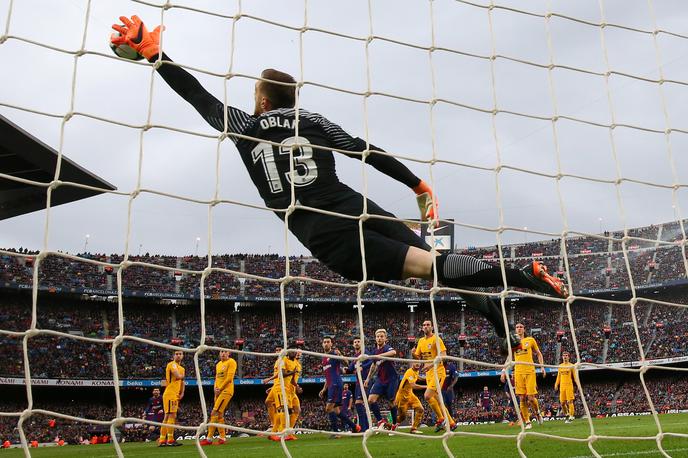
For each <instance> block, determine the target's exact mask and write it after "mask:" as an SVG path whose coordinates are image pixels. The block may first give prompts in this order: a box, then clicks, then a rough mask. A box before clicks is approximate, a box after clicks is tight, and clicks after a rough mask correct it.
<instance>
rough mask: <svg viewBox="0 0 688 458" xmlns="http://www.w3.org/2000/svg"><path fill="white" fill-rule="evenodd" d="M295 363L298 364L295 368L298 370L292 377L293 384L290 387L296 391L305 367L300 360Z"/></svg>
mask: <svg viewBox="0 0 688 458" xmlns="http://www.w3.org/2000/svg"><path fill="white" fill-rule="evenodd" d="M294 362H296V365H295V366H294V367H295V369H296V372H295V373H294V375H293V376H292V379H293V383H292V384H291V385H290V387H291V389H296V387H295V386H294V385H296V384H297V383H299V378H301V371H302V370H303V367H302V366H301V361H299V360H298V359H295V360H294Z"/></svg>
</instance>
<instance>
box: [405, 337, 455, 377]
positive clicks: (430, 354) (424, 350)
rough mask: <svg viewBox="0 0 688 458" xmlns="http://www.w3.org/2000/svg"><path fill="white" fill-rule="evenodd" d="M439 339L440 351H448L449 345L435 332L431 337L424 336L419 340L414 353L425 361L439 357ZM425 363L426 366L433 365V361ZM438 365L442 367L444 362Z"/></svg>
mask: <svg viewBox="0 0 688 458" xmlns="http://www.w3.org/2000/svg"><path fill="white" fill-rule="evenodd" d="M437 341H438V342H439V346H440V352H446V351H447V347H445V346H444V342H443V341H442V338H441V337H438V336H437V334H433V335H432V336H430V337H425V336H423V337H421V338H420V339H419V340H418V345H416V349H415V350H413V355H414V356H415V357H416V358H420V359H422V360H425V361H428V360H432V359H435V358H437V355H438V353H437ZM425 364H426V367H429V368H430V369H432V367H433V365H432V363H431V362H426V363H425ZM437 367H438V368H440V369H441V368H443V367H444V364H443V363H439V364H438V365H437Z"/></svg>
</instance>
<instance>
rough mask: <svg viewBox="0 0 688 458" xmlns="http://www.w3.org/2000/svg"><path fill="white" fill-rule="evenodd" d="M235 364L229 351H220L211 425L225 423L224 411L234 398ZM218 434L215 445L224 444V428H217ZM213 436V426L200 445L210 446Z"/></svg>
mask: <svg viewBox="0 0 688 458" xmlns="http://www.w3.org/2000/svg"><path fill="white" fill-rule="evenodd" d="M236 369H237V363H236V361H234V359H232V358H230V357H229V350H221V351H220V361H218V363H217V364H216V365H215V386H214V388H215V401H214V403H213V410H212V412H210V422H211V423H221V424H223V423H224V422H225V410H227V406H228V405H229V401H231V400H232V396H234V374H235V373H236ZM217 429H218V431H219V432H220V439H219V440H218V442H217V445H222V444H224V443H225V439H226V430H225V428H217ZM214 436H215V426H208V437H207V438H206V439H203V440H202V441H201V445H211V444H212V443H213V437H214Z"/></svg>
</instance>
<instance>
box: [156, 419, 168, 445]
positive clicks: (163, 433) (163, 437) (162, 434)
mask: <svg viewBox="0 0 688 458" xmlns="http://www.w3.org/2000/svg"><path fill="white" fill-rule="evenodd" d="M166 423H167V421H163V424H166ZM158 440H159V441H160V442H162V441H166V440H167V426H161V427H160V439H158Z"/></svg>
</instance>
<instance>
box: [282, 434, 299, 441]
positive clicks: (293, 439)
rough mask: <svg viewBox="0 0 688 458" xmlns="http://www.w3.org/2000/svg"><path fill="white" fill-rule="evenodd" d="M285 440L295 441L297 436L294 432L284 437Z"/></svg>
mask: <svg viewBox="0 0 688 458" xmlns="http://www.w3.org/2000/svg"><path fill="white" fill-rule="evenodd" d="M284 440H285V441H295V440H296V436H294V435H293V434H289V435H288V436H287V437H285V438H284Z"/></svg>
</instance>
